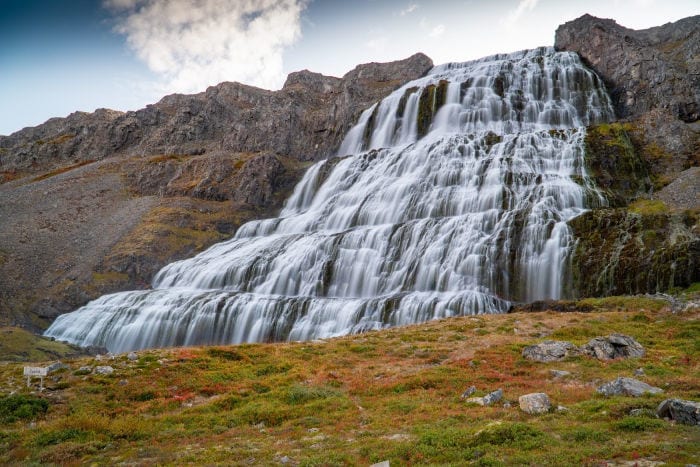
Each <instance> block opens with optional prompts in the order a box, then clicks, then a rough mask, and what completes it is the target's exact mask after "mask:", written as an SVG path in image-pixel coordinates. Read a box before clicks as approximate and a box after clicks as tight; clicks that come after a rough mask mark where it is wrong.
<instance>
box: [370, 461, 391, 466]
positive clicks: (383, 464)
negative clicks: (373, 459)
mask: <svg viewBox="0 0 700 467" xmlns="http://www.w3.org/2000/svg"><path fill="white" fill-rule="evenodd" d="M369 467H390V464H389V461H382V462H377V463H376V464H372V465H370V466H369Z"/></svg>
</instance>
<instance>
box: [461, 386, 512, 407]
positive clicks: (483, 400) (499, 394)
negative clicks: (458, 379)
mask: <svg viewBox="0 0 700 467" xmlns="http://www.w3.org/2000/svg"><path fill="white" fill-rule="evenodd" d="M501 399H503V390H502V389H497V390H495V391H493V392H490V393H488V394H486V395H485V396H484V397H470V398H468V399H466V400H465V402H469V403H471V404H478V405H483V406H489V405H493V404H495V403H496V402H498V401H500V400H501Z"/></svg>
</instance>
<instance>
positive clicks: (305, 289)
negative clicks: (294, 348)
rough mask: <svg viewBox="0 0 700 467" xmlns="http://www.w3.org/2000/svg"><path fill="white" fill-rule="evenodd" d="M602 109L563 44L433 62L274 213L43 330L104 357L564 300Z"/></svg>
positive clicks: (592, 195) (588, 199)
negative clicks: (588, 156)
mask: <svg viewBox="0 0 700 467" xmlns="http://www.w3.org/2000/svg"><path fill="white" fill-rule="evenodd" d="M611 116H612V110H611V107H610V104H609V100H608V97H607V95H606V93H605V91H604V90H603V88H602V84H601V83H600V82H599V79H598V78H597V76H596V75H595V74H594V73H592V72H591V71H589V70H587V69H586V68H585V67H584V66H583V65H582V64H581V63H580V61H579V59H578V57H577V56H576V55H575V54H572V53H568V52H555V51H554V50H553V49H551V48H540V49H535V50H531V51H523V52H518V53H514V54H510V55H496V56H492V57H487V58H485V59H481V60H477V61H473V62H467V63H462V64H449V65H443V66H438V67H435V68H434V69H433V70H432V71H431V73H430V74H429V75H428V76H426V77H424V78H422V79H419V80H416V81H413V82H411V83H408V84H406V85H405V86H403V87H402V88H400V89H398V90H397V91H395V92H394V93H393V94H391V95H390V96H388V97H387V98H385V99H384V100H382V101H381V102H380V103H378V104H375V105H374V106H373V107H371V108H370V109H367V110H366V111H365V112H364V113H363V114H362V116H361V117H360V120H359V122H358V124H357V125H356V126H355V127H354V128H353V129H352V130H350V131H349V132H348V134H347V136H346V138H345V140H344V141H343V143H342V146H341V148H340V151H339V157H336V158H332V159H329V160H326V161H322V162H319V163H317V164H316V165H314V166H312V167H311V168H310V169H309V170H308V172H307V173H306V174H305V176H304V178H303V179H302V180H301V182H299V184H298V185H297V186H296V188H295V190H294V193H293V195H292V196H291V197H290V199H289V200H287V203H286V205H285V208H284V209H283V210H282V212H281V213H280V215H279V217H278V218H275V219H267V220H262V221H255V222H250V223H248V224H246V225H244V226H242V227H241V228H240V229H239V231H238V232H237V234H236V235H235V237H234V238H232V239H231V240H229V241H226V242H223V243H220V244H217V245H214V246H213V247H211V248H209V249H208V250H207V251H205V252H203V253H201V254H199V255H197V256H196V257H194V258H191V259H188V260H184V261H179V262H176V263H172V264H170V265H168V266H166V267H165V268H163V269H162V270H161V271H160V272H159V273H158V274H157V275H156V277H155V278H154V281H153V290H147V291H135V292H123V293H117V294H112V295H106V296H103V297H101V298H99V299H97V300H95V301H93V302H90V303H88V304H87V305H86V306H84V307H82V308H80V309H79V310H77V311H75V312H73V313H69V314H66V315H62V316H60V317H59V318H58V319H57V320H56V321H55V322H54V323H53V325H52V326H51V327H50V328H49V329H48V330H47V332H46V335H48V336H52V337H55V338H57V339H62V340H67V341H70V342H73V343H76V344H79V345H98V346H105V347H107V348H108V349H109V350H111V351H113V352H118V351H125V350H130V349H138V348H145V347H158V346H174V345H195V344H221V343H239V342H253V341H269V340H303V339H313V338H319V337H329V336H336V335H341V334H347V333H356V332H362V331H366V330H371V329H378V328H383V327H386V326H393V325H401V324H409V323H416V322H421V321H426V320H430V319H434V318H441V317H447V316H455V315H465V314H477V313H499V312H504V311H505V310H507V309H508V307H509V306H510V302H511V301H513V300H517V301H530V300H537V299H548V298H559V297H560V296H561V295H562V292H563V288H564V284H565V283H566V281H565V275H566V273H567V258H568V256H569V252H570V250H571V247H572V238H571V235H570V231H569V229H568V227H567V224H566V222H567V221H568V220H569V219H571V218H573V217H574V216H576V215H578V214H580V213H581V212H583V211H584V210H585V209H586V208H587V207H592V206H595V205H597V204H602V203H604V202H605V201H604V199H603V198H602V197H601V196H600V194H599V192H598V191H597V190H596V189H595V187H594V186H593V183H592V182H591V181H590V179H589V178H588V177H587V175H586V171H585V168H584V163H583V139H584V136H585V126H586V125H589V124H591V123H597V122H601V121H606V120H608V119H609V118H610V117H611Z"/></svg>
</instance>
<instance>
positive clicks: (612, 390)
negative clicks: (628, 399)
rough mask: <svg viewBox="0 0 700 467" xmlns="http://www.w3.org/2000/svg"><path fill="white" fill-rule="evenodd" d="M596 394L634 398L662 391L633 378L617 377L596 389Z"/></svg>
mask: <svg viewBox="0 0 700 467" xmlns="http://www.w3.org/2000/svg"><path fill="white" fill-rule="evenodd" d="M597 391H598V393H600V394H603V395H604V396H634V397H639V396H641V395H643V394H646V393H649V394H658V393H661V392H664V390H663V389H661V388H657V387H654V386H651V385H649V384H647V383H645V382H643V381H639V380H636V379H633V378H623V377H619V378H616V379H614V380H613V381H609V382H607V383H605V384H603V385H602V386H600V387H599V388H598V389H597Z"/></svg>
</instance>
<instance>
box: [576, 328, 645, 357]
mask: <svg viewBox="0 0 700 467" xmlns="http://www.w3.org/2000/svg"><path fill="white" fill-rule="evenodd" d="M580 351H581V353H583V354H586V355H590V356H591V357H595V358H597V359H598V360H613V359H615V358H640V357H643V356H644V354H645V352H644V347H642V345H641V344H640V343H639V342H637V341H636V340H634V338H632V337H630V336H626V335H624V334H610V335H609V336H607V337H596V338H595V339H591V340H590V341H589V342H588V344H585V345H582V346H581V348H580Z"/></svg>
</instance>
